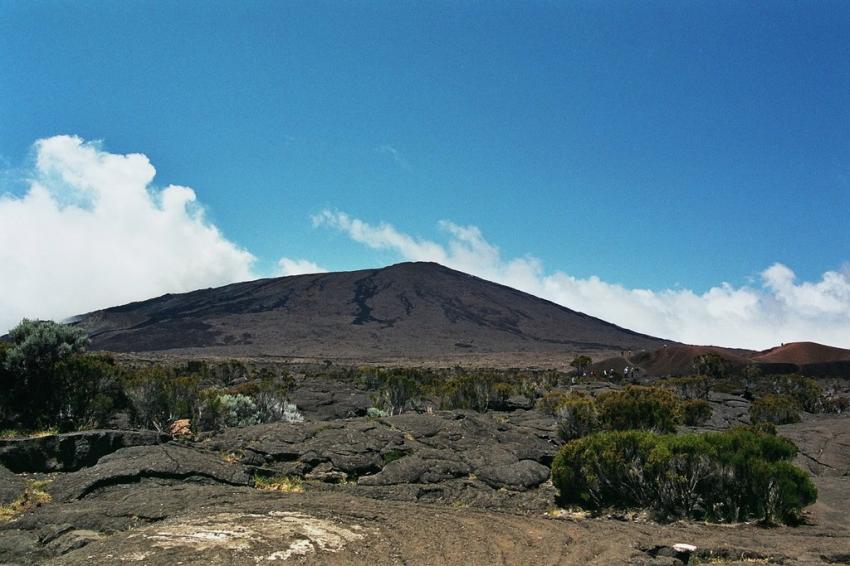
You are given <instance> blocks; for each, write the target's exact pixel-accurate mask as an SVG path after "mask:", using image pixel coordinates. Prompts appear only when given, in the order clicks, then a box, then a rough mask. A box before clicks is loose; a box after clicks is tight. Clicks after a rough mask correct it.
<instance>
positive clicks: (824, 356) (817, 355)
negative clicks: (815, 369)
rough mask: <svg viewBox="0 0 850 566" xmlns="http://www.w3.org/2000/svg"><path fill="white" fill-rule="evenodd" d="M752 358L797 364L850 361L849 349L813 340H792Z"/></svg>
mask: <svg viewBox="0 0 850 566" xmlns="http://www.w3.org/2000/svg"><path fill="white" fill-rule="evenodd" d="M752 359H753V360H756V361H758V362H764V363H775V364H797V365H805V364H825V363H832V362H850V350H844V349H842V348H834V347H832V346H824V345H823V344H817V343H815V342H792V343H790V344H783V345H782V346H777V347H776V348H771V349H770V350H765V351H764V352H759V353H758V354H756V355H754V356H753V357H752Z"/></svg>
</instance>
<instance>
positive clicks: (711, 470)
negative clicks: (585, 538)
mask: <svg viewBox="0 0 850 566" xmlns="http://www.w3.org/2000/svg"><path fill="white" fill-rule="evenodd" d="M795 454H796V448H795V447H794V445H793V444H791V442H789V441H788V440H785V439H782V438H779V437H777V436H773V435H769V434H763V433H759V432H757V431H756V430H753V429H750V428H735V429H731V430H728V431H725V432H720V433H705V434H685V435H681V436H675V435H659V434H655V433H651V432H646V431H634V430H633V431H615V432H601V433H597V434H592V435H590V436H586V437H583V438H580V439H577V440H573V441H572V442H569V443H567V444H565V445H564V446H563V447H562V448H561V450H560V451H559V452H558V454H557V456H556V457H555V460H554V462H553V464H552V481H553V483H554V485H555V487H557V488H558V490H559V491H560V502H561V503H562V504H569V503H573V504H579V505H582V506H584V507H588V508H592V509H600V508H604V507H617V508H646V509H649V510H651V511H653V512H654V513H655V514H656V516H658V517H659V518H662V519H676V518H681V517H691V518H696V519H705V520H710V521H744V520H750V519H758V520H762V521H766V522H786V523H793V522H796V521H798V520H799V519H800V516H801V515H800V514H801V511H802V508H803V507H805V506H806V505H809V504H811V503H813V502H814V501H815V499H816V498H817V490H816V489H815V487H814V485H813V484H812V483H811V481H810V480H809V478H808V476H807V475H806V474H805V473H804V472H803V471H801V470H799V469H798V468H795V467H794V466H793V465H791V464H790V463H789V460H791V459H792V458H793V457H794V455H795Z"/></svg>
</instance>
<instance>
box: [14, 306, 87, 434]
mask: <svg viewBox="0 0 850 566" xmlns="http://www.w3.org/2000/svg"><path fill="white" fill-rule="evenodd" d="M9 338H10V340H11V342H10V343H9V344H6V345H4V347H3V351H2V366H3V367H2V372H0V379H2V383H0V386H2V391H3V395H2V396H0V404H2V405H3V412H4V413H7V414H10V415H13V416H14V419H15V420H16V421H17V423H18V424H19V425H20V426H23V427H25V428H39V427H46V426H52V425H56V424H62V423H61V421H62V420H63V419H62V408H63V407H62V406H63V404H64V400H65V397H66V395H67V394H68V391H67V387H68V386H69V385H70V386H71V387H73V386H74V384H73V383H70V384H69V383H68V382H67V381H66V380H63V379H62V377H61V375H60V374H59V373H58V372H57V366H59V364H60V363H61V362H63V361H65V360H67V359H68V358H70V357H71V356H73V355H74V354H77V353H80V352H83V351H84V350H85V348H86V346H87V345H88V338H86V336H85V334H84V333H83V332H82V330H80V329H79V328H75V327H72V326H68V325H65V324H59V323H56V322H53V321H51V320H27V319H24V320H23V321H21V323H20V324H19V325H18V326H16V327H15V328H13V329H12V330H11V331H10V332H9Z"/></svg>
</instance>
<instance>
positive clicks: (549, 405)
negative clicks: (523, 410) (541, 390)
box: [537, 391, 569, 417]
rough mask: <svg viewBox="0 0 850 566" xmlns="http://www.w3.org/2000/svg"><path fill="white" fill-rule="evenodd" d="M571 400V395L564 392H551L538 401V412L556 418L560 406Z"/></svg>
mask: <svg viewBox="0 0 850 566" xmlns="http://www.w3.org/2000/svg"><path fill="white" fill-rule="evenodd" d="M567 399H569V395H568V394H567V393H564V392H563V391H550V392H548V393H546V394H545V395H543V397H541V398H540V399H538V400H537V410H539V411H540V412H541V413H545V414H547V415H551V416H553V417H554V416H555V415H556V414H557V411H558V405H560V404H561V403H563V402H564V401H566V400H567Z"/></svg>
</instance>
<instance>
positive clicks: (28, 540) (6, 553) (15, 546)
mask: <svg viewBox="0 0 850 566" xmlns="http://www.w3.org/2000/svg"><path fill="white" fill-rule="evenodd" d="M39 548H40V546H39V544H38V537H37V536H36V535H35V534H34V533H32V532H29V531H22V530H18V529H9V530H6V531H2V532H0V564H33V563H34V560H33V557H34V556H35V555H37V553H38V551H39Z"/></svg>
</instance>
